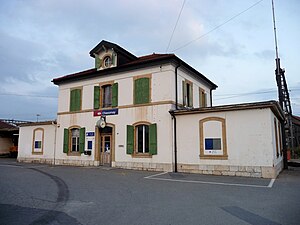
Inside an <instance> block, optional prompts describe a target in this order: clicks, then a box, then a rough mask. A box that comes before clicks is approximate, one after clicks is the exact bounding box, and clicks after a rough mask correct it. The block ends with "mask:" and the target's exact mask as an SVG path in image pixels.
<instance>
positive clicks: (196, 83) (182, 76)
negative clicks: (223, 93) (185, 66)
mask: <svg viewBox="0 0 300 225" xmlns="http://www.w3.org/2000/svg"><path fill="white" fill-rule="evenodd" d="M184 80H188V81H190V82H192V83H193V107H194V108H199V107H200V105H199V103H200V99H199V97H200V96H199V88H201V89H203V90H204V91H205V93H206V94H207V99H206V102H207V106H208V107H209V106H211V104H210V103H211V102H210V99H211V96H210V88H209V87H208V86H207V84H205V83H204V82H203V81H201V80H199V78H198V77H195V76H194V75H192V74H189V73H187V71H185V70H182V69H181V68H180V67H179V69H178V79H177V85H178V102H179V103H180V104H183V88H182V81H184Z"/></svg>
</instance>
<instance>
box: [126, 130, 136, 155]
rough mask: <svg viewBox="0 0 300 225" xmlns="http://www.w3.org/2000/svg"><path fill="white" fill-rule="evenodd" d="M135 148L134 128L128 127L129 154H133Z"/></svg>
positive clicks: (127, 149)
mask: <svg viewBox="0 0 300 225" xmlns="http://www.w3.org/2000/svg"><path fill="white" fill-rule="evenodd" d="M133 147H134V128H133V126H131V125H127V148H126V152H127V154H132V153H133Z"/></svg>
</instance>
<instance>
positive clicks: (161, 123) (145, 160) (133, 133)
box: [18, 41, 283, 177]
mask: <svg viewBox="0 0 300 225" xmlns="http://www.w3.org/2000/svg"><path fill="white" fill-rule="evenodd" d="M90 56H91V57H93V58H94V60H95V68H93V69H90V70H86V71H82V72H79V73H74V74H70V75H65V76H61V77H59V78H55V79H53V81H52V82H53V83H54V84H56V85H58V86H59V97H58V113H57V121H56V122H51V121H50V122H43V123H37V124H36V123H35V124H24V125H23V126H22V127H21V129H20V141H19V156H18V160H19V161H24V162H33V161H35V162H45V163H51V164H57V165H65V164H66V165H82V166H98V165H107V166H112V167H119V168H127V169H141V170H153V171H182V172H195V173H204V174H218V175H238V176H255V177H276V176H277V174H278V173H279V172H280V171H281V169H282V154H281V149H282V145H281V134H280V127H279V126H280V125H279V123H280V121H281V120H282V119H283V114H282V111H281V109H280V107H279V105H278V104H277V103H276V102H275V101H269V102H261V103H251V104H239V105H230V106H218V107H212V91H213V90H214V89H216V88H217V85H215V84H214V83H213V82H212V81H210V80H209V79H208V78H206V77H205V76H204V75H203V74H201V73H200V72H198V71H197V70H195V69H194V68H192V67H191V66H190V65H188V64H187V63H185V62H184V61H182V60H181V59H180V58H178V57H177V56H176V55H174V54H155V53H153V54H151V55H147V56H142V57H137V56H135V55H133V54H132V53H130V52H128V51H127V50H125V49H124V48H122V47H120V46H118V45H117V44H114V43H110V42H107V41H101V42H100V43H99V44H98V45H97V46H96V47H95V48H93V49H92V50H91V51H90ZM31 140H32V141H31Z"/></svg>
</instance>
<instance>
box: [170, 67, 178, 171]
mask: <svg viewBox="0 0 300 225" xmlns="http://www.w3.org/2000/svg"><path fill="white" fill-rule="evenodd" d="M179 67H180V64H178V65H177V66H176V67H175V109H176V110H178V68H179ZM170 114H171V116H172V118H173V121H174V164H175V165H174V166H175V167H174V172H175V173H177V172H178V171H177V122H176V117H175V114H174V112H170Z"/></svg>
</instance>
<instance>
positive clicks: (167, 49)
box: [166, 0, 186, 53]
mask: <svg viewBox="0 0 300 225" xmlns="http://www.w3.org/2000/svg"><path fill="white" fill-rule="evenodd" d="M185 2H186V0H184V1H183V3H182V6H181V9H180V12H179V14H178V17H177V20H176V23H175V26H174V29H173V31H172V34H171V37H170V40H169V43H168V47H167V48H166V53H167V52H168V51H169V48H170V44H171V41H172V39H173V36H174V33H175V30H176V27H177V24H178V21H179V19H180V16H181V13H182V10H183V7H184V4H185Z"/></svg>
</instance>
